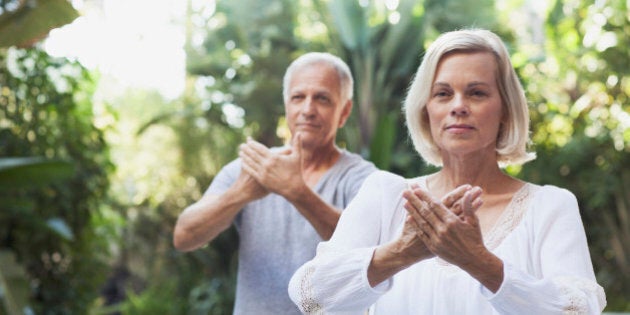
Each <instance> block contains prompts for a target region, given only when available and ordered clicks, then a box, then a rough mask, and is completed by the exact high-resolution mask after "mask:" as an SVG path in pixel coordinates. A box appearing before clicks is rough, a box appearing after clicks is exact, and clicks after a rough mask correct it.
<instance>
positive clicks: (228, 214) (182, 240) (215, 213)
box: [173, 192, 247, 251]
mask: <svg viewBox="0 0 630 315" xmlns="http://www.w3.org/2000/svg"><path fill="white" fill-rule="evenodd" d="M245 204H247V201H246V200H244V199H242V198H235V197H234V196H232V195H231V193H230V192H226V193H225V194H223V195H221V196H204V197H202V198H201V199H200V200H199V201H197V202H195V203H194V204H192V205H190V206H189V207H188V208H186V209H185V210H184V211H183V212H182V214H181V215H180V216H179V218H178V219H177V223H176V225H175V230H174V232H173V243H174V245H175V248H176V249H177V250H180V251H191V250H195V249H197V248H199V247H201V246H203V245H205V244H207V243H208V242H210V241H212V240H213V239H214V238H216V237H217V236H218V235H219V234H220V233H221V232H223V231H225V230H226V229H227V228H228V227H229V226H230V224H232V221H233V220H234V217H235V216H236V215H237V214H238V212H239V211H240V210H241V209H242V208H243V207H244V206H245Z"/></svg>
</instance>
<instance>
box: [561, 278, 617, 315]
mask: <svg viewBox="0 0 630 315" xmlns="http://www.w3.org/2000/svg"><path fill="white" fill-rule="evenodd" d="M553 282H554V283H555V285H556V286H557V287H558V289H559V290H560V293H561V294H562V296H563V297H564V298H565V299H566V300H567V301H568V305H566V306H565V308H564V310H563V312H562V313H563V314H588V313H589V307H588V301H587V299H586V296H589V295H595V296H596V297H597V302H598V303H599V305H600V306H602V305H606V295H605V294H604V289H602V287H601V286H599V285H598V284H597V283H595V282H593V281H589V280H586V279H581V278H575V277H566V276H565V277H557V278H555V279H553Z"/></svg>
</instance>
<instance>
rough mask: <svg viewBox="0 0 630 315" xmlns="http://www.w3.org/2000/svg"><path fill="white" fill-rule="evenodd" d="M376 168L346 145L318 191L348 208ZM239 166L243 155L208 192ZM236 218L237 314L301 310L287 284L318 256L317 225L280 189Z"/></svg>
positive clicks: (220, 188)
mask: <svg viewBox="0 0 630 315" xmlns="http://www.w3.org/2000/svg"><path fill="white" fill-rule="evenodd" d="M277 149H278V148H275V149H274V150H277ZM375 170H376V168H375V167H374V165H373V164H372V163H370V162H367V161H365V160H363V159H362V158H361V157H360V156H359V155H357V154H354V153H350V152H348V151H345V150H342V154H341V157H340V158H339V160H338V161H337V163H335V165H334V166H333V167H332V168H331V169H330V170H328V171H327V172H326V173H325V174H324V175H323V176H322V177H321V178H320V180H319V182H318V183H317V185H316V186H315V188H314V191H315V192H316V193H317V194H318V195H319V196H320V198H322V199H323V200H324V201H326V202H328V203H329V204H332V205H333V206H335V207H337V208H339V209H344V208H345V207H346V206H347V205H348V203H350V200H352V198H353V197H354V196H355V195H356V193H357V192H358V191H359V188H360V187H361V184H362V183H363V180H364V179H365V178H366V177H367V176H368V175H369V174H371V173H372V172H373V171H375ZM240 171H241V160H240V159H236V160H234V161H232V162H230V163H229V164H228V165H226V166H225V167H224V168H223V169H222V170H221V171H220V172H219V174H217V176H216V177H215V179H214V180H213V182H212V184H211V185H210V187H209V188H208V190H207V191H206V194H221V193H223V192H224V191H225V190H227V189H228V188H229V187H230V186H231V185H232V184H233V183H234V182H235V181H236V178H237V177H238V175H239V174H240ZM296 175H297V174H296ZM234 224H235V226H236V229H237V231H238V233H239V236H240V244H239V264H238V274H237V283H236V301H235V305H234V314H274V315H276V314H301V313H300V311H299V309H298V308H297V307H296V306H295V305H294V304H293V302H292V301H291V299H289V294H288V292H287V287H288V285H289V280H291V276H292V275H293V273H294V272H295V271H296V270H297V269H298V268H299V267H300V266H302V265H303V264H304V263H306V262H307V261H309V260H310V259H312V258H313V257H314V256H315V250H316V248H317V244H318V243H319V242H321V241H322V239H321V238H320V237H319V235H318V234H317V232H316V231H315V228H313V226H312V225H311V224H310V223H309V222H308V221H307V220H306V219H305V218H304V217H303V216H302V215H301V214H300V213H299V212H298V210H297V209H296V208H295V207H294V206H293V205H292V204H291V203H289V202H288V201H287V200H286V199H284V198H283V197H282V196H280V195H277V194H269V195H267V196H266V197H265V198H262V199H258V200H256V201H254V202H251V203H249V204H248V205H247V206H245V207H244V208H243V210H242V211H241V212H240V213H239V214H238V215H237V217H236V219H235V221H234Z"/></svg>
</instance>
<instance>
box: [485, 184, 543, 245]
mask: <svg viewBox="0 0 630 315" xmlns="http://www.w3.org/2000/svg"><path fill="white" fill-rule="evenodd" d="M537 188H538V186H536V185H534V184H530V183H525V185H523V187H521V188H520V189H519V190H518V191H517V192H516V193H514V196H512V200H510V203H509V204H508V205H507V207H505V210H503V213H501V215H500V216H499V219H497V222H495V223H494V226H492V228H491V229H490V231H488V232H487V233H486V234H485V235H483V243H484V244H485V245H486V247H487V248H488V250H490V251H493V250H494V249H495V248H497V247H498V246H499V245H500V244H501V242H502V241H503V240H504V239H505V238H506V237H507V236H508V235H509V234H510V233H511V232H512V231H514V229H515V228H516V226H518V225H519V223H521V221H522V219H523V216H524V215H525V212H527V207H528V206H529V203H530V201H531V199H532V198H531V197H532V196H533V195H534V192H535V190H536V189H537Z"/></svg>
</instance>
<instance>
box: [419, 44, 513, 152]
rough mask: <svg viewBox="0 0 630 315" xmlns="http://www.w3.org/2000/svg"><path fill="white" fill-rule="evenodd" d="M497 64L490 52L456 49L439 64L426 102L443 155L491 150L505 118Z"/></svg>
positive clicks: (436, 140)
mask: <svg viewBox="0 0 630 315" xmlns="http://www.w3.org/2000/svg"><path fill="white" fill-rule="evenodd" d="M496 72H497V64H496V60H495V57H494V55H493V54H491V53H488V52H475V53H453V54H451V55H447V56H446V57H444V58H443V59H442V60H441V61H440V62H439V64H438V67H437V71H436V75H435V78H434V80H433V84H432V86H431V93H430V96H429V101H428V103H427V106H426V110H427V114H428V117H429V123H430V126H431V135H432V137H433V140H434V141H435V143H436V145H437V146H438V147H439V148H440V151H441V154H442V157H443V159H444V160H445V161H446V159H448V158H449V157H453V158H457V157H466V156H468V155H478V154H482V155H484V154H491V156H493V157H494V156H495V148H496V141H497V135H498V132H499V125H500V123H501V118H502V102H501V96H500V94H499V89H498V87H497V83H496V78H495V75H496Z"/></svg>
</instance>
